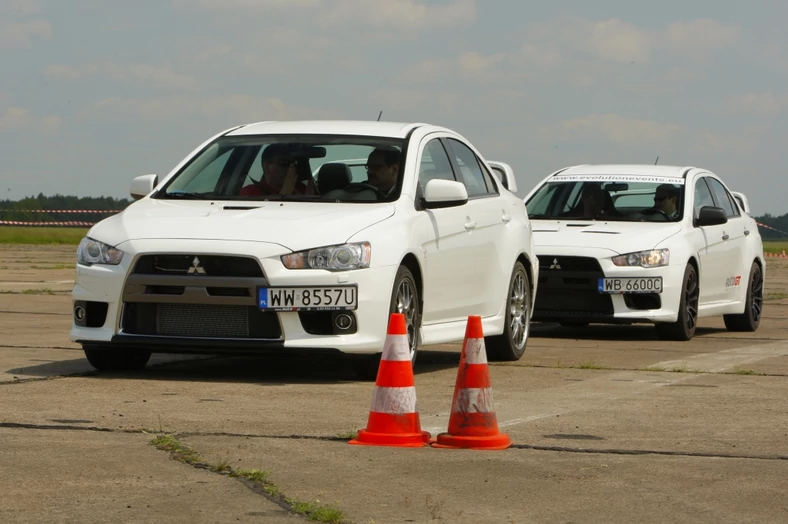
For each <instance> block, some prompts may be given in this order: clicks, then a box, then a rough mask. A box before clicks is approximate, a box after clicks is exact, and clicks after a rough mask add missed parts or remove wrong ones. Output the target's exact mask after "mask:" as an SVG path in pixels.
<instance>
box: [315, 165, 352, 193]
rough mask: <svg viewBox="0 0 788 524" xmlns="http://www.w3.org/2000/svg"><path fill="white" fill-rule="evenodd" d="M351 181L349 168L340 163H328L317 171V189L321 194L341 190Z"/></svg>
mask: <svg viewBox="0 0 788 524" xmlns="http://www.w3.org/2000/svg"><path fill="white" fill-rule="evenodd" d="M352 181H353V175H352V174H351V172H350V167H349V166H348V165H347V164H343V163H342V162H329V163H327V164H323V165H322V166H320V169H319V170H318V171H317V180H316V182H317V187H318V188H319V189H320V192H321V193H324V194H325V193H327V192H328V191H331V190H332V189H341V188H343V187H345V186H347V185H348V184H350V182H352Z"/></svg>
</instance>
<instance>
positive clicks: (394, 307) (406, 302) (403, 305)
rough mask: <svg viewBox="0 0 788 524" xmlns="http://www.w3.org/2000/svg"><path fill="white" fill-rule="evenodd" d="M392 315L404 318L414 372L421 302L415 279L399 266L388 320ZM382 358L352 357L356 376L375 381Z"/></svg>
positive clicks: (392, 291)
mask: <svg viewBox="0 0 788 524" xmlns="http://www.w3.org/2000/svg"><path fill="white" fill-rule="evenodd" d="M392 313H401V314H403V315H404V316H405V325H406V327H407V329H408V345H409V346H410V362H411V365H412V366H413V368H414V370H415V367H416V357H417V356H418V353H419V345H420V344H421V334H420V332H421V302H420V299H419V288H418V287H417V286H416V279H415V278H413V273H411V271H410V269H408V268H407V267H406V266H400V267H399V269H398V270H397V275H396V276H395V277H394V286H393V288H392V290H391V302H390V303H389V317H388V318H390V317H391V314H392ZM388 318H387V319H386V325H388ZM382 356H383V353H382V352H381V353H375V354H374V355H359V356H354V357H353V368H354V370H355V372H356V376H357V377H358V378H359V379H360V380H364V381H369V380H376V379H377V377H378V367H379V366H380V359H381V357H382Z"/></svg>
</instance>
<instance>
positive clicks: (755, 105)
mask: <svg viewBox="0 0 788 524" xmlns="http://www.w3.org/2000/svg"><path fill="white" fill-rule="evenodd" d="M729 109H731V110H733V111H736V112H740V113H749V114H753V115H767V116H773V115H776V114H778V113H781V112H783V111H785V110H786V109H788V94H785V95H781V96H780V95H775V94H774V93H747V94H743V95H738V96H736V97H734V98H733V99H732V100H731V103H730V105H729Z"/></svg>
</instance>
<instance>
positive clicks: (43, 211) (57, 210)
mask: <svg viewBox="0 0 788 524" xmlns="http://www.w3.org/2000/svg"><path fill="white" fill-rule="evenodd" d="M2 211H11V212H14V213H120V212H121V211H123V210H122V209H0V212H2Z"/></svg>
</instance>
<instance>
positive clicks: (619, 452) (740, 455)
mask: <svg viewBox="0 0 788 524" xmlns="http://www.w3.org/2000/svg"><path fill="white" fill-rule="evenodd" d="M512 448H514V449H530V450H534V451H556V452H561V453H592V454H600V455H663V456H668V457H699V458H726V459H747V460H788V455H776V454H769V455H764V454H758V453H712V452H703V451H666V450H653V449H604V448H571V447H566V446H535V445H530V444H513V445H512Z"/></svg>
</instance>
